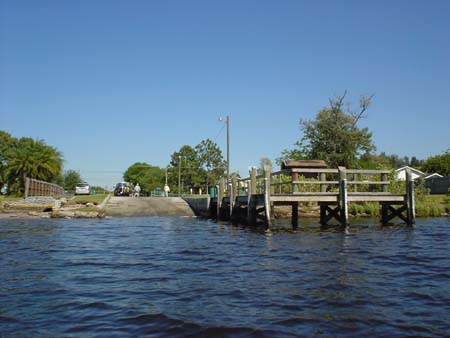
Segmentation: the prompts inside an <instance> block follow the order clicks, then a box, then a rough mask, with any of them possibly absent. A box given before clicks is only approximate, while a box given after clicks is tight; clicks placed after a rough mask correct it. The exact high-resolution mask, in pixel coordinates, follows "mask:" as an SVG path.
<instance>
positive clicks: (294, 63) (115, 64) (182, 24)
mask: <svg viewBox="0 0 450 338" xmlns="http://www.w3.org/2000/svg"><path fill="white" fill-rule="evenodd" d="M449 17H450V1H345V0H344V1H308V2H307V1H265V0H260V1H243V0H241V1H136V0H131V1H125V0H123V1H117V0H105V1H102V0H80V1H68V0H67V1H64V0H63V1H60V0H54V1H46V0H40V1H31V0H30V1H23V0H0V129H1V130H6V131H7V132H9V133H11V134H12V135H13V136H15V137H22V136H29V137H33V138H40V139H44V140H45V141H46V142H47V143H48V144H50V145H53V146H55V147H56V148H58V149H59V150H60V151H61V152H62V153H63V154H64V158H65V168H66V169H74V170H79V171H80V173H81V175H82V176H83V177H84V178H85V179H86V180H87V181H89V182H90V183H91V184H96V185H102V186H105V185H106V186H112V185H113V184H114V183H116V182H118V181H120V180H121V178H122V173H123V171H124V170H125V169H126V168H127V167H128V166H130V165H131V164H133V163H134V162H137V161H143V162H147V163H150V164H152V165H157V166H161V167H164V166H166V165H167V164H168V163H169V161H170V155H171V154H172V153H173V152H174V151H177V150H178V149H179V148H180V147H181V146H183V145H185V144H188V145H191V146H195V145H196V144H198V143H199V142H200V141H201V140H203V139H206V138H210V139H212V140H214V141H215V142H217V144H218V145H219V146H220V147H221V148H222V150H223V154H224V156H225V148H226V133H225V131H224V130H223V123H221V122H219V121H218V118H219V117H220V116H225V115H229V116H230V119H231V123H230V140H231V143H230V150H231V161H230V162H231V170H232V171H239V173H240V174H241V175H246V172H247V169H248V167H249V166H251V165H259V161H260V159H261V158H262V157H268V158H270V159H272V160H274V159H275V158H276V157H279V156H280V153H281V151H282V150H283V149H287V148H288V149H292V148H293V144H294V143H295V142H296V141H297V140H298V139H299V138H300V137H301V132H300V129H299V124H298V122H299V119H300V118H313V117H314V116H315V114H316V113H317V112H318V111H319V110H320V109H321V108H323V107H324V106H326V105H327V104H328V98H329V97H332V96H335V95H341V94H343V93H344V91H345V90H347V91H348V95H347V98H348V100H349V101H350V102H352V103H354V105H355V106H356V105H357V102H358V100H359V97H360V95H371V94H374V95H375V96H374V99H373V105H372V107H371V108H370V110H369V111H368V113H367V115H368V117H367V118H366V119H364V120H363V121H362V122H361V124H360V126H367V127H368V128H369V129H370V130H371V131H372V132H373V140H374V142H375V144H376V146H377V151H378V152H382V151H384V152H387V153H388V154H392V153H395V154H398V155H400V156H417V157H418V158H421V159H425V158H426V157H428V156H431V155H435V154H440V153H442V152H444V151H445V150H447V149H448V148H450V135H449V126H450V108H449V107H450V105H449V103H448V102H449V97H450V20H449Z"/></svg>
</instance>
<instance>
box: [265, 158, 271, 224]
mask: <svg viewBox="0 0 450 338" xmlns="http://www.w3.org/2000/svg"><path fill="white" fill-rule="evenodd" d="M270 173H271V167H270V166H269V165H265V166H264V209H265V211H266V220H265V221H266V229H270V226H271V215H270V208H271V206H270Z"/></svg>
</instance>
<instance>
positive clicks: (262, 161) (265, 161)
mask: <svg viewBox="0 0 450 338" xmlns="http://www.w3.org/2000/svg"><path fill="white" fill-rule="evenodd" d="M265 166H269V167H271V168H272V161H271V160H270V159H269V158H267V157H262V158H261V159H260V160H259V168H258V169H257V171H258V175H263V173H264V167H265Z"/></svg>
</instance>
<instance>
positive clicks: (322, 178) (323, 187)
mask: <svg viewBox="0 0 450 338" xmlns="http://www.w3.org/2000/svg"><path fill="white" fill-rule="evenodd" d="M319 179H320V181H322V182H324V181H326V180H327V174H325V173H320V177H319ZM320 192H327V185H326V184H323V183H321V184H320Z"/></svg>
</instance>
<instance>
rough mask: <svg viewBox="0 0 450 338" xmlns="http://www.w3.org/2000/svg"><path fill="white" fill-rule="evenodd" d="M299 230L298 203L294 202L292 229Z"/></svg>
mask: <svg viewBox="0 0 450 338" xmlns="http://www.w3.org/2000/svg"><path fill="white" fill-rule="evenodd" d="M297 228H298V202H292V229H294V230H297Z"/></svg>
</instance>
